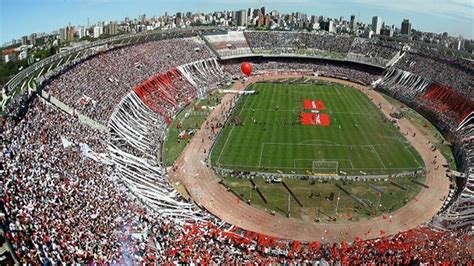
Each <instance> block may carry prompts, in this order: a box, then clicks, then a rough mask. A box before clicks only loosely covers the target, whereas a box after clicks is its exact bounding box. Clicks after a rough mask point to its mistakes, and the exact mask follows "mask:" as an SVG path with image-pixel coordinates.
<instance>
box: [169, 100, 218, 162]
mask: <svg viewBox="0 0 474 266" xmlns="http://www.w3.org/2000/svg"><path fill="white" fill-rule="evenodd" d="M222 97H223V95H222V94H219V93H218V92H214V93H212V94H211V95H208V96H207V97H206V98H205V99H199V100H195V101H193V102H192V103H190V104H189V106H188V107H186V108H185V109H184V110H183V111H181V113H179V115H178V116H177V117H176V118H175V119H174V120H173V122H172V123H171V125H170V127H169V130H168V134H167V138H166V142H165V150H164V163H165V166H171V165H172V164H173V163H174V161H175V160H176V159H177V158H178V156H179V155H180V154H181V152H182V151H183V150H184V148H185V147H186V145H187V144H188V143H189V142H190V141H191V139H192V136H191V138H188V139H180V138H179V137H178V136H179V133H180V132H181V131H182V130H184V129H188V128H200V127H201V124H202V123H203V122H204V121H205V120H206V118H207V116H208V115H209V113H210V110H209V109H207V110H194V107H195V106H196V105H201V106H210V107H214V106H216V105H217V104H218V103H219V102H220V101H221V100H222ZM178 123H179V124H181V126H182V128H181V129H179V128H177V127H176V126H177V125H178Z"/></svg>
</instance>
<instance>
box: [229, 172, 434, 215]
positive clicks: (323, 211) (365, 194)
mask: <svg viewBox="0 0 474 266" xmlns="http://www.w3.org/2000/svg"><path fill="white" fill-rule="evenodd" d="M283 180H284V182H285V183H286V184H287V185H288V187H289V188H290V189H291V190H292V192H293V193H294V194H295V195H296V197H297V198H298V200H299V201H300V202H301V203H302V205H303V207H301V206H299V205H298V204H297V202H296V201H295V200H294V199H293V198H292V197H290V198H289V197H288V195H289V193H288V191H287V190H286V188H285V187H284V186H283V185H282V184H281V183H266V182H265V180H264V179H263V178H260V177H256V178H254V179H253V182H254V183H255V184H256V186H257V187H258V188H259V190H260V192H261V193H262V195H263V196H264V197H265V199H266V200H267V203H265V202H264V201H263V199H262V198H261V197H260V195H259V194H258V193H257V191H256V190H255V189H254V188H253V185H252V184H251V183H250V181H249V180H248V179H240V178H236V177H225V178H224V179H223V182H222V184H223V185H224V186H226V187H228V188H230V190H231V191H232V192H234V193H235V194H237V195H238V196H239V197H241V198H242V199H243V200H244V201H245V202H250V203H251V204H252V205H253V206H256V207H258V208H260V209H262V210H264V211H267V212H268V213H271V212H272V211H274V212H275V214H276V215H280V216H287V215H288V205H290V208H289V209H290V213H291V216H292V217H293V218H297V219H301V220H304V221H314V220H316V219H317V218H319V219H320V220H321V221H332V220H334V218H336V220H337V221H344V220H350V221H361V220H366V219H370V218H371V217H372V216H380V215H382V214H388V213H391V212H393V211H395V210H397V209H399V208H401V207H402V206H404V205H405V204H406V203H407V202H408V201H410V200H412V199H413V198H414V197H415V196H416V195H417V194H418V193H419V192H420V190H421V189H425V188H423V187H421V186H420V185H418V184H416V183H414V182H413V180H416V181H418V182H421V183H423V182H424V180H425V178H424V177H421V176H417V177H415V178H408V177H398V178H396V179H394V181H395V182H396V184H398V185H399V186H400V187H403V188H405V189H401V188H400V187H399V186H396V185H393V184H392V183H390V182H387V181H366V182H342V181H335V180H332V181H325V182H318V181H311V180H300V179H286V178H284V179H283ZM336 185H340V186H342V187H343V188H344V189H346V190H347V191H349V192H350V193H351V195H352V196H354V197H356V198H358V199H360V200H362V201H363V202H364V203H365V204H366V206H362V205H361V204H359V202H357V201H356V200H354V198H352V197H350V196H349V195H347V194H346V193H345V192H344V191H342V190H341V189H340V188H338V187H337V186H336ZM374 188H376V189H379V190H380V191H383V193H380V194H378V193H377V192H378V191H377V190H376V189H374ZM331 193H332V194H333V195H334V197H333V198H332V200H330V199H329V198H330V195H331ZM379 195H380V197H379ZM338 198H339V202H338V200H337V199H338Z"/></svg>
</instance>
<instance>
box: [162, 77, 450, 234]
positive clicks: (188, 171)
mask: <svg viewBox="0 0 474 266" xmlns="http://www.w3.org/2000/svg"><path fill="white" fill-rule="evenodd" d="M290 77H293V78H294V77H296V76H273V77H260V78H259V77H256V78H250V79H249V80H247V81H246V82H245V83H241V82H237V83H235V84H234V87H233V89H235V90H243V89H244V88H245V87H246V86H247V85H248V84H250V83H252V82H255V81H258V80H269V79H280V78H290ZM297 77H301V76H297ZM307 78H316V79H321V80H327V81H332V82H337V83H341V84H344V85H347V86H351V87H354V88H356V89H359V90H360V91H362V92H363V93H365V94H366V95H367V96H368V97H369V98H370V99H371V100H372V101H373V102H374V103H375V104H376V105H378V104H379V103H380V104H381V106H382V109H381V111H382V112H383V113H384V115H385V116H386V117H387V118H389V119H390V116H389V113H390V112H392V111H393V109H392V108H393V106H392V105H391V104H390V103H389V102H388V101H387V100H386V99H385V98H383V97H382V95H380V94H379V93H377V92H376V91H373V90H369V89H367V88H366V87H364V86H361V85H358V84H355V83H352V82H348V81H343V80H338V79H331V78H321V77H307ZM236 97H238V96H236V95H235V94H227V95H225V96H224V98H223V99H222V102H221V104H219V105H218V106H217V107H216V108H215V109H214V110H213V111H212V112H211V114H210V115H209V117H208V118H207V121H209V123H211V122H212V123H216V121H219V122H222V123H223V122H224V119H225V116H224V115H223V114H226V113H227V112H230V111H231V104H230V103H231V102H232V100H233V99H234V100H235V99H236ZM398 125H399V126H400V130H401V132H402V133H403V134H406V133H408V134H407V135H406V138H407V139H408V140H409V141H410V143H411V144H412V145H413V147H414V148H415V149H416V150H417V151H418V152H419V153H420V155H421V157H422V158H423V160H424V163H425V166H426V170H427V176H426V181H425V184H426V185H428V186H429V189H424V188H423V189H422V190H421V192H420V193H419V194H418V195H417V196H416V197H415V198H414V199H413V200H412V201H410V202H408V203H407V204H406V205H405V206H403V207H402V208H400V209H398V210H397V211H395V212H393V213H391V214H389V215H391V218H390V219H383V217H376V218H373V219H370V220H365V221H360V222H331V223H324V222H321V223H316V222H304V221H301V220H297V219H293V218H286V217H281V216H273V215H270V214H269V213H266V212H265V211H263V210H260V209H257V208H254V207H252V206H250V205H248V204H246V203H244V202H241V201H240V200H239V199H238V198H237V197H236V196H235V195H234V194H232V193H230V192H228V191H226V190H225V188H224V187H223V186H222V185H220V184H219V183H218V177H217V176H216V175H215V174H214V172H213V171H212V170H211V168H210V167H208V165H207V164H206V162H205V161H206V157H207V155H208V154H207V153H208V152H209V151H210V149H211V147H212V144H213V142H214V139H212V140H211V139H209V136H210V135H211V129H210V128H207V127H206V122H205V123H203V125H202V127H201V128H200V129H199V131H198V132H196V134H195V136H194V137H193V138H192V140H191V142H190V143H189V144H188V145H187V146H186V148H185V149H184V151H183V152H182V154H181V155H180V157H179V158H178V159H177V160H176V162H175V166H174V167H173V168H174V169H175V170H170V171H169V176H170V179H171V181H180V182H182V183H183V184H184V185H185V186H186V188H187V190H188V192H189V194H190V196H191V197H192V199H193V200H194V201H195V202H196V203H197V204H198V205H200V206H201V207H203V208H205V209H207V210H208V211H209V212H210V213H212V214H214V215H215V216H217V217H219V218H220V219H222V220H223V221H225V222H228V223H230V224H233V225H235V226H238V227H240V228H243V229H246V230H250V231H254V232H259V233H262V234H265V235H269V236H272V237H277V238H284V239H293V240H301V241H320V242H341V241H349V242H350V241H353V240H354V239H355V238H356V237H360V238H361V239H371V238H377V237H380V236H387V235H392V234H396V233H397V232H400V231H405V230H408V229H411V228H414V227H417V226H419V225H421V224H423V223H425V222H427V221H429V220H430V219H431V218H432V217H433V216H434V215H435V214H436V213H437V211H438V210H439V209H440V208H441V207H442V205H443V199H445V198H446V197H447V195H448V192H449V183H450V182H449V179H448V177H446V168H445V167H443V166H442V165H444V164H447V162H446V159H445V158H444V157H443V156H442V155H441V153H440V152H439V151H438V150H436V151H434V152H433V151H431V150H430V144H429V141H428V139H427V138H426V137H425V136H424V135H423V134H422V133H421V132H420V131H419V130H417V129H416V128H415V127H414V126H413V125H412V124H411V123H410V122H409V121H408V120H407V119H405V118H403V119H400V120H399V121H398ZM414 132H415V133H416V137H412V135H413V133H414ZM203 139H204V141H203ZM435 156H436V157H437V158H436V164H433V160H434V158H435ZM437 166H438V167H437ZM381 230H382V231H383V232H381Z"/></svg>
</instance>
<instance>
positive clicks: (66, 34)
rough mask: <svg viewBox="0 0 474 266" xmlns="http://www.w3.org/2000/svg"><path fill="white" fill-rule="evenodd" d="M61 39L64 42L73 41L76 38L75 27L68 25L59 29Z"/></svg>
mask: <svg viewBox="0 0 474 266" xmlns="http://www.w3.org/2000/svg"><path fill="white" fill-rule="evenodd" d="M59 39H60V40H61V41H62V42H72V40H73V39H74V27H72V26H67V27H65V28H61V29H60V30H59Z"/></svg>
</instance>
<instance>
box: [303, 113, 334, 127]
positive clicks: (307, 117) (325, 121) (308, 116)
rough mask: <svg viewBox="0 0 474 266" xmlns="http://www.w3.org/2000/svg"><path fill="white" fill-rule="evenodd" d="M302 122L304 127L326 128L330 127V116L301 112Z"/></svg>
mask: <svg viewBox="0 0 474 266" xmlns="http://www.w3.org/2000/svg"><path fill="white" fill-rule="evenodd" d="M300 120H301V124H302V125H319V126H325V127H327V126H329V125H330V119H329V114H321V113H313V112H310V113H307V112H301V113H300Z"/></svg>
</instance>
